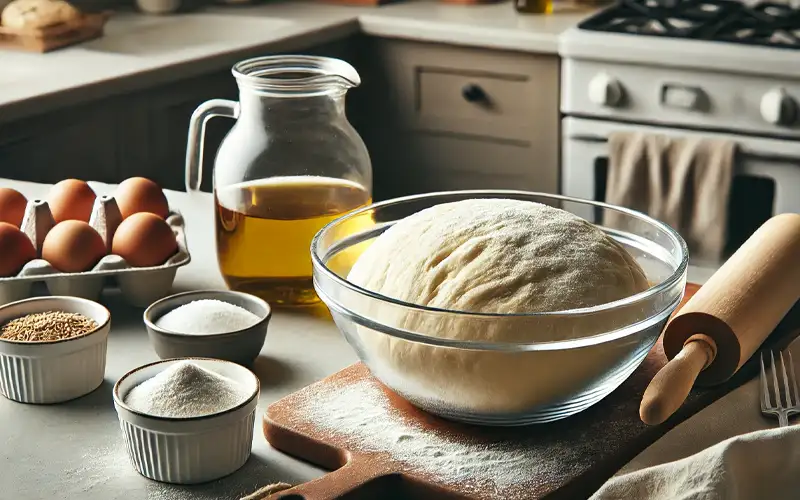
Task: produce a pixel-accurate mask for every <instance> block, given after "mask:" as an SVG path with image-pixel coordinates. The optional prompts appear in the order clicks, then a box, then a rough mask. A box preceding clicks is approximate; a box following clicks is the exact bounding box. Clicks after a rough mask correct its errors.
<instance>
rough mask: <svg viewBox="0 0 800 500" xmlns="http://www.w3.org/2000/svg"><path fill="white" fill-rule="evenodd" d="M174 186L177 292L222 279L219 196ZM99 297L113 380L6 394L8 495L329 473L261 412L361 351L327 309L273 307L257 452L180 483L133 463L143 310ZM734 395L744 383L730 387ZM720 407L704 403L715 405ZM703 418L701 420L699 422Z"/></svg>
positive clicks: (128, 499)
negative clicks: (216, 222)
mask: <svg viewBox="0 0 800 500" xmlns="http://www.w3.org/2000/svg"><path fill="white" fill-rule="evenodd" d="M0 187H13V188H15V189H18V190H19V191H21V192H22V193H24V194H25V195H26V196H28V197H29V198H36V197H40V198H41V197H44V196H45V195H46V193H47V190H48V189H49V186H48V185H44V184H33V183H28V182H19V181H9V180H5V179H0ZM93 187H94V188H95V190H96V191H97V192H98V194H106V193H109V192H110V191H111V187H109V186H107V185H102V184H100V185H98V184H93ZM166 194H167V197H168V198H169V202H170V205H171V206H172V207H174V208H177V209H178V210H179V211H180V212H182V214H183V215H184V218H185V220H186V231H187V240H188V245H189V250H190V253H191V255H192V262H191V263H190V264H189V265H188V266H186V267H183V268H180V269H179V270H178V274H177V278H176V281H175V283H174V286H173V291H174V292H179V291H187V290H196V289H208V288H222V287H224V283H223V281H222V279H221V277H220V275H219V273H218V272H217V270H216V264H215V260H216V259H215V256H214V248H215V245H214V236H213V221H212V216H213V213H212V200H211V195H210V194H206V193H200V194H196V195H189V194H187V193H183V192H175V191H167V192H166ZM711 272H712V270H711V269H700V268H691V267H690V270H689V279H690V280H691V281H695V282H703V281H705V280H706V279H707V278H708V276H710V274H711ZM101 302H103V303H104V304H105V305H106V306H107V307H108V308H109V310H110V311H111V313H112V318H111V334H110V337H109V345H108V364H107V367H106V376H105V382H104V383H103V384H102V386H101V387H100V388H99V389H97V390H96V391H94V392H93V393H91V394H89V395H87V396H85V397H83V398H80V399H77V400H75V401H72V402H68V403H64V404H59V405H44V406H42V405H24V404H19V403H14V402H12V401H9V400H7V399H5V398H3V397H0V422H2V425H0V450H2V451H0V463H2V467H3V474H0V491H2V495H0V496H2V498H13V499H15V500H41V499H44V498H52V499H56V498H58V499H78V498H80V499H81V500H113V499H120V500H122V499H125V500H183V499H193V500H206V499H207V500H212V499H214V500H235V499H237V498H240V497H241V496H242V495H243V494H246V493H249V492H251V491H253V490H255V489H257V488H258V487H260V486H263V485H266V484H268V483H271V482H276V481H284V482H289V483H298V482H303V481H307V480H310V479H313V478H315V477H318V476H320V475H321V474H323V471H322V470H319V469H317V468H315V467H312V466H310V465H308V464H305V463H303V462H300V461H297V460H294V459H292V458H290V457H288V456H286V455H284V454H282V453H280V452H278V451H276V450H274V449H272V448H271V447H270V446H269V445H268V444H267V442H266V440H265V439H264V437H263V434H262V433H261V428H260V417H261V416H262V415H263V414H264V412H265V410H266V407H267V406H268V405H269V404H270V403H272V402H273V401H275V400H277V399H280V398H281V397H283V396H285V395H287V394H289V393H291V392H293V391H296V390H298V389H300V388H301V387H304V386H306V385H308V384H310V383H312V382H314V381H316V380H319V379H321V378H323V377H325V376H327V375H330V374H332V373H334V372H336V371H338V370H339V369H341V368H343V367H345V366H347V365H349V364H351V363H353V362H355V361H356V360H357V358H356V355H355V354H354V352H353V351H352V349H351V348H350V347H349V346H348V345H347V343H346V342H345V341H344V339H343V338H342V337H341V335H340V334H339V332H338V331H337V329H336V327H335V325H334V324H333V322H332V321H331V320H330V318H329V317H328V316H327V315H325V314H318V315H312V314H309V313H299V312H294V313H292V312H285V311H275V313H274V315H273V319H272V321H271V323H270V326H269V332H268V334H267V340H266V343H265V346H264V349H263V350H262V353H261V355H260V356H259V358H258V360H257V362H256V364H255V367H254V371H255V373H256V374H257V375H259V377H260V379H261V395H260V400H259V405H258V410H257V422H256V432H255V435H254V446H253V454H252V457H251V459H250V460H249V462H248V463H247V464H245V466H244V467H243V468H242V469H241V470H239V471H238V472H236V473H235V474H233V475H231V476H229V477H227V478H224V479H222V480H219V481H216V482H214V483H210V484H206V485H198V486H192V487H177V486H170V485H166V484H161V483H156V482H153V481H150V480H147V479H145V478H143V477H142V476H139V475H138V474H137V473H136V472H135V471H134V469H133V467H132V466H131V465H130V463H129V462H128V458H127V456H126V454H125V449H124V445H123V441H122V436H121V433H120V430H119V424H118V421H117V416H116V413H115V410H114V406H113V402H112V398H111V389H112V387H113V384H114V383H115V382H116V381H117V380H118V379H119V378H120V377H121V376H122V375H124V374H125V373H126V372H127V371H129V370H131V369H133V368H135V367H137V366H139V365H142V364H145V363H149V362H152V361H155V360H157V359H158V358H157V356H156V354H155V352H154V351H153V350H152V348H151V347H150V344H149V342H148V340H147V333H146V330H145V328H144V325H143V323H142V319H141V315H142V310H141V309H136V308H133V307H130V306H127V305H125V304H124V303H122V302H121V300H120V298H119V296H117V295H115V294H112V293H107V294H105V295H104V296H103V298H102V300H101ZM735 394H736V391H734V393H732V396H733V395H735ZM714 406H715V405H712V406H710V407H708V408H707V409H706V410H704V412H706V413H707V412H709V411H713V408H714ZM754 408H755V406H754ZM732 415H733V414H732ZM693 421H696V417H695V418H693V419H690V420H689V421H688V422H687V423H685V424H683V425H682V426H679V427H678V428H677V429H676V431H678V432H681V431H680V430H681V429H682V428H684V427H685V426H686V425H687V424H688V423H691V422H693ZM704 422H705V421H701V422H699V424H698V425H700V428H702V426H703V425H704ZM695 427H697V425H695ZM723 428H724V427H723ZM676 431H673V432H676ZM668 435H669V434H668ZM715 435H716V434H715ZM661 441H663V439H662V440H661ZM661 441H659V442H657V443H656V444H655V445H654V446H658V445H659V443H660V442H661ZM672 453H673V455H674V454H675V453H676V451H675V450H672ZM643 456H644V458H643V459H642V460H650V461H651V462H650V463H652V460H653V454H652V453H649V454H648V453H647V452H645V453H643ZM655 456H656V458H657V457H658V455H657V454H656V455H655Z"/></svg>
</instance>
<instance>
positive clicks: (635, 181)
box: [604, 132, 736, 262]
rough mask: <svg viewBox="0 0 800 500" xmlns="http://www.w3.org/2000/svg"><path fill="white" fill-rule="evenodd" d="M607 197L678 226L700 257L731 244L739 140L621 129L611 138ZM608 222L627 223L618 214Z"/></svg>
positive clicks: (714, 255)
mask: <svg viewBox="0 0 800 500" xmlns="http://www.w3.org/2000/svg"><path fill="white" fill-rule="evenodd" d="M608 141H609V165H608V181H607V184H606V202H607V203H611V204H613V205H620V206H623V207H628V208H632V209H634V210H638V211H640V212H644V213H646V214H648V215H650V216H651V217H654V218H656V219H658V220H660V221H662V222H665V223H667V224H669V225H670V226H672V227H673V228H674V229H676V230H677V231H678V232H679V233H680V234H681V236H683V238H684V239H685V240H686V243H687V245H688V246H689V252H690V254H691V255H692V257H693V258H694V259H695V261H696V262H702V261H710V262H715V261H719V260H720V259H721V257H722V251H723V250H724V248H725V238H726V228H727V224H728V199H729V197H730V190H731V183H732V177H733V162H734V156H735V150H736V145H735V144H734V143H733V142H731V141H725V140H713V139H699V138H671V137H667V136H663V135H656V134H644V133H630V132H617V133H613V134H611V136H610V137H609V140H608ZM604 223H605V224H607V225H609V226H610V227H618V228H622V227H621V221H620V219H619V217H618V216H617V215H616V214H613V213H607V214H606V216H605V218H604Z"/></svg>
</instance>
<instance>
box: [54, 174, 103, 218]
mask: <svg viewBox="0 0 800 500" xmlns="http://www.w3.org/2000/svg"><path fill="white" fill-rule="evenodd" d="M95 198H97V195H96V194H95V192H94V191H93V190H92V188H91V187H89V185H88V184H86V183H85V182H83V181H79V180H78V179H67V180H64V181H61V182H59V183H58V184H56V185H55V186H53V187H52V188H50V195H49V196H48V197H47V203H48V204H49V205H50V211H51V212H52V213H53V219H55V221H56V222H57V223H58V222H64V221H65V220H82V221H84V222H89V218H90V217H91V216H92V206H94V199H95Z"/></svg>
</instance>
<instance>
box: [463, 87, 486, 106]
mask: <svg viewBox="0 0 800 500" xmlns="http://www.w3.org/2000/svg"><path fill="white" fill-rule="evenodd" d="M461 95H462V96H463V97H464V99H465V100H466V101H468V102H481V101H485V100H486V92H484V91H483V89H482V88H481V87H480V86H479V85H475V84H474V83H469V84H467V85H464V87H463V88H462V89H461Z"/></svg>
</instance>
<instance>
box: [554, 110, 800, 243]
mask: <svg viewBox="0 0 800 500" xmlns="http://www.w3.org/2000/svg"><path fill="white" fill-rule="evenodd" d="M612 132H644V133H653V134H663V135H671V136H676V137H677V136H683V137H687V136H690V137H708V138H717V139H728V140H732V141H734V142H736V143H737V145H738V146H739V153H738V154H737V156H736V165H735V168H734V172H735V177H734V180H733V187H732V191H731V202H730V215H729V227H728V235H729V236H728V240H729V241H728V250H729V251H730V250H733V249H735V248H738V246H739V245H740V244H741V243H742V242H743V241H744V240H745V239H747V238H748V237H749V236H750V235H751V234H752V233H753V231H754V230H755V229H756V228H758V226H760V225H761V224H762V223H763V222H764V221H765V220H767V219H768V218H769V217H771V216H772V215H774V214H779V213H785V212H794V213H800V140H789V139H766V138H761V137H751V136H747V135H736V134H720V133H711V132H702V131H693V130H686V129H680V128H667V127H652V126H645V125H638V124H630V123H615V122H609V121H602V120H591V119H586V118H574V117H567V118H564V120H563V122H562V128H561V133H562V152H561V154H562V156H561V192H562V193H563V194H565V195H567V196H573V197H577V198H585V199H591V200H596V201H604V200H605V189H606V175H607V171H608V146H607V138H608V136H609V134H611V133H612ZM580 215H581V216H583V217H585V218H587V219H588V220H590V221H593V222H594V221H595V220H596V218H597V217H596V215H595V214H594V213H585V214H580Z"/></svg>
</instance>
